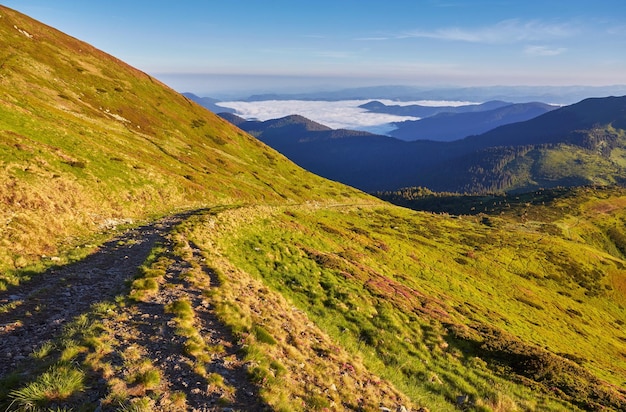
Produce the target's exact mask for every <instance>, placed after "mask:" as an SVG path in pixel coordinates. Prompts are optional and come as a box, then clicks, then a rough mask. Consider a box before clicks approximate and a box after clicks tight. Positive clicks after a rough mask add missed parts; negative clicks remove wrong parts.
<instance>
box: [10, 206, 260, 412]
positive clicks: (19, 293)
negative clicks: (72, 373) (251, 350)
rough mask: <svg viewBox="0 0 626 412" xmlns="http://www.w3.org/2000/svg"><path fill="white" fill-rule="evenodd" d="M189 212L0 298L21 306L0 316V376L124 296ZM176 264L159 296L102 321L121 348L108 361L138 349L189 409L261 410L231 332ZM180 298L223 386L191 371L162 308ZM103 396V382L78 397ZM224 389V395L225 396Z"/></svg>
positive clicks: (181, 263) (184, 265)
mask: <svg viewBox="0 0 626 412" xmlns="http://www.w3.org/2000/svg"><path fill="white" fill-rule="evenodd" d="M192 214H194V212H190V213H185V214H180V215H175V216H170V217H166V218H164V219H162V220H160V221H158V222H155V223H152V224H149V225H146V226H142V227H139V228H136V229H133V230H129V231H127V232H126V233H125V234H123V235H121V236H120V237H118V238H115V239H113V240H111V241H109V242H107V243H106V244H104V245H102V246H101V247H100V248H99V250H98V251H97V252H96V253H94V254H92V255H90V256H88V257H87V258H86V259H84V260H82V261H80V262H77V263H74V264H71V265H68V266H65V267H61V268H54V269H50V270H48V271H47V272H45V273H43V274H42V275H39V276H37V277H35V278H34V279H33V280H32V281H30V282H27V283H24V284H22V285H20V286H18V287H15V288H12V289H10V290H9V291H5V292H0V305H6V304H8V303H11V302H16V303H19V305H16V306H15V307H14V308H13V309H12V310H9V311H7V312H6V313H2V314H0V378H2V377H4V376H7V375H8V374H9V373H11V372H12V371H14V370H15V368H16V367H18V366H19V365H20V364H23V363H24V362H25V361H26V362H28V356H29V354H31V353H32V352H33V350H34V349H36V348H38V347H40V346H41V345H42V344H43V343H44V342H46V341H49V340H53V339H55V338H58V337H59V336H60V333H61V330H62V328H63V326H64V325H65V324H66V323H68V322H70V321H71V320H72V319H74V318H75V317H76V316H79V315H81V314H83V313H86V312H88V311H89V308H90V307H91V305H93V304H94V303H97V302H102V301H107V300H111V299H113V298H114V297H115V296H118V295H120V294H125V293H127V292H128V286H127V285H126V281H127V280H129V279H131V278H132V277H133V276H134V275H135V274H136V273H137V269H138V267H139V266H141V265H142V264H144V262H145V260H146V258H147V257H148V255H149V254H150V252H151V250H152V249H153V248H154V246H155V245H156V244H157V243H159V244H162V245H163V246H165V248H166V249H169V250H172V249H171V248H173V245H172V240H171V239H170V238H169V236H168V234H169V233H170V231H171V229H172V228H173V227H175V226H176V225H177V224H179V223H181V222H182V221H184V220H185V219H187V218H188V217H189V216H191V215H192ZM188 248H190V249H191V250H192V253H191V256H192V257H191V259H192V260H194V261H195V262H196V265H200V266H201V267H202V270H203V272H204V274H205V275H206V278H207V279H208V283H209V284H208V285H207V286H206V287H205V288H203V289H206V288H209V287H210V283H211V276H212V274H211V272H210V271H209V269H208V268H206V267H205V266H204V265H203V259H202V257H201V255H200V251H199V250H198V249H197V248H196V247H195V245H193V244H192V245H188ZM174 259H175V260H174V263H173V264H171V265H170V266H169V267H168V269H167V271H166V275H165V278H164V280H165V282H164V285H166V287H162V288H160V290H159V293H158V294H157V295H156V296H154V297H153V298H151V300H150V301H146V302H138V303H136V304H133V305H131V306H129V307H126V308H124V309H123V310H122V313H119V314H118V315H119V316H117V317H115V318H112V319H108V320H105V325H106V327H107V328H109V330H111V331H113V332H112V333H113V334H114V339H115V340H116V341H118V342H120V344H119V345H120V346H119V347H118V348H117V349H118V350H116V351H115V352H113V353H112V354H110V355H109V357H110V359H109V361H110V362H111V364H113V365H115V364H118V365H121V364H122V362H123V360H122V355H121V353H122V352H123V351H124V349H125V348H128V347H130V346H133V347H138V348H141V350H142V351H143V353H144V356H145V357H146V359H150V361H151V362H152V364H153V365H154V367H156V368H157V369H158V370H159V371H160V373H161V374H162V384H161V386H162V387H163V388H164V389H165V390H166V391H167V392H168V393H171V392H173V391H179V392H182V393H185V395H186V401H187V403H186V405H187V407H188V408H190V409H191V410H205V411H209V410H223V409H226V410H228V409H230V410H233V408H234V409H237V410H239V409H242V410H263V409H265V407H264V405H263V404H262V403H261V402H260V401H259V398H258V390H257V388H256V387H255V386H254V385H252V384H251V383H250V382H249V381H248V379H247V375H246V371H245V365H244V364H243V362H242V360H241V359H240V355H238V348H237V346H236V345H235V344H234V343H233V337H232V335H231V334H230V331H229V330H228V328H225V327H224V326H223V325H222V324H220V322H219V321H218V320H217V318H216V316H215V314H214V313H213V309H212V307H211V304H210V302H209V300H207V299H206V298H205V297H204V296H203V294H202V290H201V289H200V288H197V287H194V285H192V284H191V283H190V282H189V281H188V280H187V279H186V278H185V277H184V274H185V272H186V271H187V270H189V268H190V266H191V264H190V262H186V261H185V260H183V259H182V258H180V257H174ZM181 299H186V300H188V301H189V302H190V303H191V305H192V307H193V310H194V313H195V317H196V318H195V324H194V327H195V328H196V330H197V331H198V332H199V333H200V335H201V336H202V339H204V341H205V342H206V344H207V345H211V346H214V347H216V348H220V350H218V351H216V353H215V354H214V356H212V357H211V359H210V360H209V361H208V362H206V363H205V365H204V368H205V369H206V372H207V373H209V374H214V375H219V376H221V377H222V379H223V383H224V384H223V385H221V386H219V387H218V386H216V385H210V384H207V381H206V379H204V378H202V377H201V376H200V375H199V374H198V371H197V370H195V369H194V368H193V367H192V365H193V359H192V357H191V356H188V355H186V354H185V350H184V347H185V338H184V337H181V336H178V335H177V333H176V322H175V320H174V319H173V315H172V314H171V313H167V310H166V307H167V305H168V304H170V303H172V302H174V301H176V300H181ZM121 319H124V320H121ZM119 371H120V372H118V373H117V374H119V375H120V376H119V377H120V378H123V376H122V374H123V367H120V369H119ZM224 388H226V389H224ZM108 390H109V389H108V388H107V385H106V381H105V380H104V379H102V378H101V379H99V383H97V384H92V385H90V386H89V388H88V389H87V390H86V391H85V393H83V395H82V396H83V399H84V400H85V401H86V402H89V403H93V404H96V405H98V404H100V402H101V401H102V399H103V398H104V397H105V396H106V394H107V392H108ZM225 390H226V391H227V392H228V393H224V392H225ZM225 395H227V397H228V399H229V402H228V407H227V408H226V407H225V406H223V405H222V406H220V402H223V398H224V397H225ZM102 410H106V408H104V409H102Z"/></svg>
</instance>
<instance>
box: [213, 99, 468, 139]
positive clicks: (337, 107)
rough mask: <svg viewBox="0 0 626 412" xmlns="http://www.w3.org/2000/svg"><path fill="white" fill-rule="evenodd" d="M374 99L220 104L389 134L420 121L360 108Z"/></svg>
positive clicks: (262, 115) (257, 115)
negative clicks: (398, 125) (402, 124)
mask: <svg viewBox="0 0 626 412" xmlns="http://www.w3.org/2000/svg"><path fill="white" fill-rule="evenodd" d="M373 100H374V99H370V100H340V101H318V100H314V101H309V100H263V101H254V102H244V101H229V102H220V103H217V105H218V106H222V107H228V108H231V109H234V110H235V114H236V115H237V116H240V117H243V118H244V119H247V120H261V121H265V120H269V119H278V118H281V117H285V116H289V115H292V114H299V115H300V116H304V117H306V118H307V119H310V120H313V121H314V122H317V123H321V124H323V125H325V126H328V127H330V128H332V129H351V130H364V131H368V132H371V133H377V134H387V133H389V132H390V131H392V130H394V129H395V126H394V125H393V123H394V122H402V121H405V120H419V117H411V116H396V115H392V114H384V113H372V112H369V111H367V110H365V109H362V108H360V107H359V106H360V105H363V104H365V103H369V102H371V101H373ZM377 101H380V102H382V103H384V104H385V105H402V106H408V105H414V104H418V105H421V106H462V105H467V104H476V103H474V102H461V101H433V100H419V101H410V102H399V101H393V100H384V99H378V100H377Z"/></svg>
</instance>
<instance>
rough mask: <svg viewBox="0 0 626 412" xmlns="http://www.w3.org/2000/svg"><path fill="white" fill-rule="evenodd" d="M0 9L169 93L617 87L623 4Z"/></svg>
mask: <svg viewBox="0 0 626 412" xmlns="http://www.w3.org/2000/svg"><path fill="white" fill-rule="evenodd" d="M2 4H3V5H5V6H8V7H11V8H14V9H16V10H18V11H21V12H23V13H25V14H28V15H30V16H32V17H34V18H36V19H38V20H40V21H43V22H44V23H46V24H49V25H51V26H54V27H56V28H58V29H60V30H62V31H64V32H66V33H68V34H70V35H72V36H74V37H77V38H80V39H82V40H85V41H87V42H89V43H91V44H93V45H94V46H96V47H98V48H100V49H103V50H104V51H106V52H109V53H111V54H113V55H115V56H117V57H119V58H121V59H122V60H124V61H126V62H128V63H130V64H132V65H133V66H136V67H138V68H140V69H141V70H143V71H146V72H148V73H150V74H153V75H155V76H156V77H160V78H164V79H166V81H168V80H169V82H170V84H171V83H172V82H173V83H175V84H173V86H174V87H175V88H178V89H179V90H180V89H185V90H190V91H199V92H211V90H209V89H211V88H214V89H215V88H218V87H222V88H225V89H226V88H228V87H232V88H236V87H244V86H247V85H249V87H252V85H253V84H254V82H265V84H266V85H267V87H275V88H276V89H280V88H286V87H296V86H299V87H300V88H305V87H306V86H316V85H317V86H320V85H334V86H346V87H348V86H357V85H374V84H407V85H423V86H425V85H433V86H436V85H458V86H473V85H611V84H626V53H625V52H626V1H624V0H594V1H587V0H566V1H562V0H542V1H535V0H525V1H522V0H472V1H470V0H421V1H420V0H411V1H409V0H407V1H394V0H387V1H380V0H377V1H369V0H358V1H353V0H330V1H329V0H316V1H296V0H290V1H284V0H266V1H261V0H219V1H214V0H204V1H199V0H198V1H193V0H180V1H176V2H174V1H160V0H151V1H143V0H106V1H83V0H54V1H50V0H14V1H3V2H2ZM211 79H212V80H211ZM216 79H217V80H216ZM211 81H213V82H217V83H215V84H211V83H210V82H211ZM177 82H178V83H177ZM207 82H208V83H207ZM229 85H230V86H229ZM193 87H197V88H198V89H196V90H193V89H192V88H193ZM200 88H205V89H206V90H199V89H200Z"/></svg>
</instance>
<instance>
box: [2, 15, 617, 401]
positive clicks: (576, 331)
mask: <svg viewBox="0 0 626 412" xmlns="http://www.w3.org/2000/svg"><path fill="white" fill-rule="evenodd" d="M621 102H623V99H622V98H614V99H598V100H589V101H587V100H586V101H583V102H581V103H579V104H578V105H574V106H572V107H570V108H569V109H568V108H564V109H567V110H566V111H565V112H561V113H560V114H559V112H560V111H561V110H563V109H558V110H555V111H552V112H550V113H548V114H546V115H544V116H547V115H550V116H556V117H554V118H553V119H561V120H562V121H567V122H570V123H571V126H570V127H569V128H568V127H565V126H562V127H557V125H554V124H552V123H551V121H548V120H550V119H551V118H549V119H548V120H542V121H540V122H539V123H531V124H530V126H527V129H526V132H530V131H531V130H532V128H533V127H534V128H539V130H543V131H544V132H543V134H538V135H537V136H536V138H535V140H537V141H538V142H542V143H540V144H541V145H542V146H541V147H546V148H548V149H549V148H550V147H551V146H550V145H552V144H553V143H550V142H554V141H559V142H561V141H564V143H557V144H556V146H559V145H560V146H567V147H579V148H581V150H583V149H582V148H583V146H585V147H586V146H589V147H592V146H593V147H596V149H595V151H596V152H598V153H600V156H605V157H606V154H604V153H605V152H606V153H609V156H610V157H609V158H610V159H614V160H615V161H617V160H619V153H620V152H619V149H618V148H619V147H620V146H619V145H618V143H619V142H620V139H621V138H622V137H623V133H622V132H621V129H620V128H619V127H621V126H620V125H621V124H622V123H621V122H620V121H617V120H615V113H611V111H612V110H616V109H617V108H619V107H621V106H620V105H621V104H622V103H621ZM541 117H543V116H541ZM538 119H539V118H538ZM606 119H613V120H612V121H611V122H612V123H611V126H608V125H605V120H606ZM234 120H235V121H238V120H237V119H236V118H234ZM555 121H556V120H555ZM244 124H245V122H241V123H240V125H244ZM588 125H592V126H588ZM261 126H263V127H265V126H268V128H269V126H270V125H266V124H264V123H263V124H261ZM273 126H274V127H273V130H275V131H280V130H286V128H290V129H291V130H292V131H293V132H298V133H299V132H307V133H313V132H315V133H319V134H320V135H313V136H311V140H310V141H302V142H300V141H298V140H296V142H295V143H294V145H296V146H297V145H305V144H310V145H312V146H309V147H324V145H327V144H329V143H332V142H336V143H339V144H340V145H345V149H346V151H347V149H348V148H349V147H350V146H351V145H352V142H353V140H354V139H367V140H368V141H371V143H372V145H379V147H380V149H381V150H382V149H383V148H386V147H389V146H390V145H398V147H404V148H406V147H410V145H413V144H414V143H411V144H410V145H409V144H408V143H406V142H401V141H398V140H397V139H393V138H390V137H385V136H382V137H381V136H376V135H358V136H357V137H354V136H355V135H354V133H357V132H343V131H333V130H328V128H326V127H324V126H321V125H317V124H312V123H310V122H307V121H306V119H302V118H290V119H287V120H283V121H280V120H278V121H275V122H273ZM548 126H550V127H548ZM255 127H258V125H257V126H255ZM544 127H546V128H545V129H544ZM590 127H591V129H589V128H590ZM570 129H571V130H572V131H571V133H569V134H568V133H565V135H566V136H568V137H567V138H565V139H563V133H564V130H570ZM496 130H497V129H496ZM590 130H594V131H596V132H597V133H596V134H592V133H590ZM601 131H604V132H606V133H605V134H601V133H600V132H601ZM255 133H256V132H255ZM519 133H520V135H519V139H521V138H522V137H523V135H522V132H521V131H520V132H519ZM608 133H610V136H609V135H608ZM315 136H322V138H319V139H318V138H316V137H315ZM276 138H282V136H280V134H278V135H277V136H276ZM501 138H503V137H502V136H498V135H497V134H490V135H488V137H487V138H483V137H480V138H479V139H478V140H479V142H478V143H476V142H473V141H472V139H465V140H467V141H465V142H464V143H463V144H470V143H471V144H472V146H473V147H478V148H480V147H487V148H488V149H489V150H491V148H492V146H488V144H491V142H492V141H493V140H498V139H501ZM611 139H612V140H611ZM293 140H294V139H293V138H292V141H293ZM481 142H482V143H481ZM546 142H547V143H546ZM581 142H583V143H581ZM607 142H608V143H607ZM609 143H610V144H609ZM318 144H319V146H316V145H318ZM420 144H423V143H420ZM429 144H432V142H430V143H429ZM457 144H458V143H457ZM538 144H539V143H538ZM407 145H409V146H407ZM439 145H441V147H448V145H449V144H447V143H446V144H444V143H439ZM481 145H482V146H481ZM594 145H595V146H594ZM326 147H328V146H326ZM424 147H426V146H424ZM454 147H457V146H454ZM462 149H463V147H462V146H458V148H457V149H455V150H457V151H458V153H462ZM463 150H465V149H463ZM520 150H521V149H520ZM537 150H539V149H537ZM584 150H588V149H586V148H585V149H584ZM449 152H450V151H448V153H449ZM559 153H561V152H559ZM585 153H586V152H585ZM365 154H366V153H365V152H364V153H363V155H365ZM315 155H316V156H320V157H326V156H328V153H316V154H315ZM353 155H355V154H354V153H353ZM356 155H358V153H357V154H356ZM355 159H356V157H355ZM409 159H410V157H409ZM537 159H539V158H537ZM390 160H393V159H390ZM410 160H411V161H413V159H410ZM544 160H545V161H546V165H547V163H548V162H547V159H544ZM557 160H558V159H557ZM562 164H564V163H558V162H555V163H552V165H553V167H555V168H557V169H562ZM574 164H575V162H574V163H572V166H573V165H574ZM0 166H1V167H0V205H1V206H0V408H2V410H5V411H71V410H75V411H102V412H108V411H181V410H211V411H229V410H230V411H232V410H251V411H274V410H275V411H296V412H297V411H324V410H349V411H381V410H398V411H404V410H406V411H422V412H423V411H425V410H431V411H443V412H453V411H458V410H467V411H495V412H501V411H514V410H527V411H562V410H567V411H575V412H576V411H584V410H608V411H621V410H624V409H626V391H625V390H624V382H625V379H626V357H624V349H623V348H624V343H625V342H626V334H625V333H624V325H625V324H626V314H625V312H624V306H625V305H626V283H625V281H624V279H626V229H625V228H624V221H626V208H625V207H624V205H626V190H625V189H623V188H621V187H583V188H574V189H570V188H561V189H558V190H552V191H549V190H545V191H536V192H532V193H527V194H520V195H519V196H505V195H501V196H499V197H484V198H481V199H480V200H477V199H475V198H473V199H469V200H468V199H466V198H463V197H456V198H454V199H452V200H448V201H449V202H455V203H456V205H457V206H458V210H465V209H468V208H469V209H471V208H475V207H476V205H481V206H482V209H483V211H482V212H481V213H468V214H459V215H449V214H447V213H433V211H429V212H419V211H414V210H410V209H407V208H402V207H397V206H394V205H392V204H389V203H386V202H384V201H381V200H380V199H377V198H375V197H372V196H370V195H368V194H366V193H363V192H362V191H359V190H357V189H354V188H352V187H349V186H346V185H344V184H341V183H338V182H334V181H330V180H326V179H324V178H321V177H319V176H316V175H314V174H312V173H310V172H308V171H306V170H304V169H303V168H301V167H298V166H297V165H295V164H294V163H292V162H291V161H289V160H288V159H287V158H286V157H285V156H283V155H281V154H280V153H279V152H277V151H276V150H274V149H272V148H271V147H269V146H268V145H266V144H264V143H263V142H261V141H259V140H258V139H256V138H255V137H254V136H253V135H251V134H249V133H246V132H245V131H244V130H242V129H240V128H238V127H236V126H234V125H233V124H231V123H229V122H227V121H225V120H224V119H222V118H220V117H218V116H216V115H214V114H213V113H211V112H209V111H208V110H206V109H204V108H203V107H201V106H200V105H198V104H197V103H195V102H194V101H192V100H191V99H189V98H187V97H185V96H183V95H181V94H179V93H177V92H176V91H174V90H172V89H171V88H169V87H167V86H166V85H165V84H163V83H161V82H159V81H157V80H156V79H154V78H153V77H152V76H150V75H148V74H146V73H144V72H142V71H140V70H138V69H136V68H133V67H131V66H129V65H128V64H125V63H124V62H122V61H120V60H119V59H117V58H115V57H113V56H111V55H108V54H106V53H104V52H102V51H100V50H97V49H96V48H94V47H92V46H90V45H89V44H87V43H84V42H82V41H80V40H78V39H75V38H72V37H70V36H68V35H66V34H64V33H61V32H59V31H58V30H55V29H54V28H51V27H48V26H46V25H44V24H42V23H40V22H37V21H35V20H33V19H31V18H29V17H27V16H25V15H23V14H20V13H18V12H16V11H14V10H11V9H9V8H6V7H4V6H0ZM361 170H365V168H364V167H363V169H361ZM407 193H408V192H407ZM433 196H435V195H433ZM436 196H442V197H443V196H444V195H443V194H438V195H436ZM470 205H471V206H470ZM431 206H432V205H431ZM447 210H449V209H447ZM434 211H436V210H434ZM443 211H444V210H442V212H443Z"/></svg>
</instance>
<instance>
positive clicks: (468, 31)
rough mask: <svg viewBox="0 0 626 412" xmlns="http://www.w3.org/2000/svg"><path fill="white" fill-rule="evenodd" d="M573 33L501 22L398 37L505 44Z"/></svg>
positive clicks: (564, 27) (537, 23)
mask: <svg viewBox="0 0 626 412" xmlns="http://www.w3.org/2000/svg"><path fill="white" fill-rule="evenodd" d="M576 32H577V30H576V29H575V28H574V27H573V25H571V24H569V23H547V22H543V21H541V20H530V21H522V20H519V19H509V20H503V21H501V22H498V23H496V24H494V25H491V26H484V27H477V28H462V27H447V28H441V29H437V30H433V31H423V30H413V31H409V32H406V33H404V34H403V35H401V36H400V37H404V38H411V37H416V38H419V37H422V38H430V39H439V40H450V41H462V42H469V43H487V44H508V43H518V42H524V41H537V40H545V39H549V38H550V39H552V38H565V37H570V36H572V35H574V34H575V33H576Z"/></svg>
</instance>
